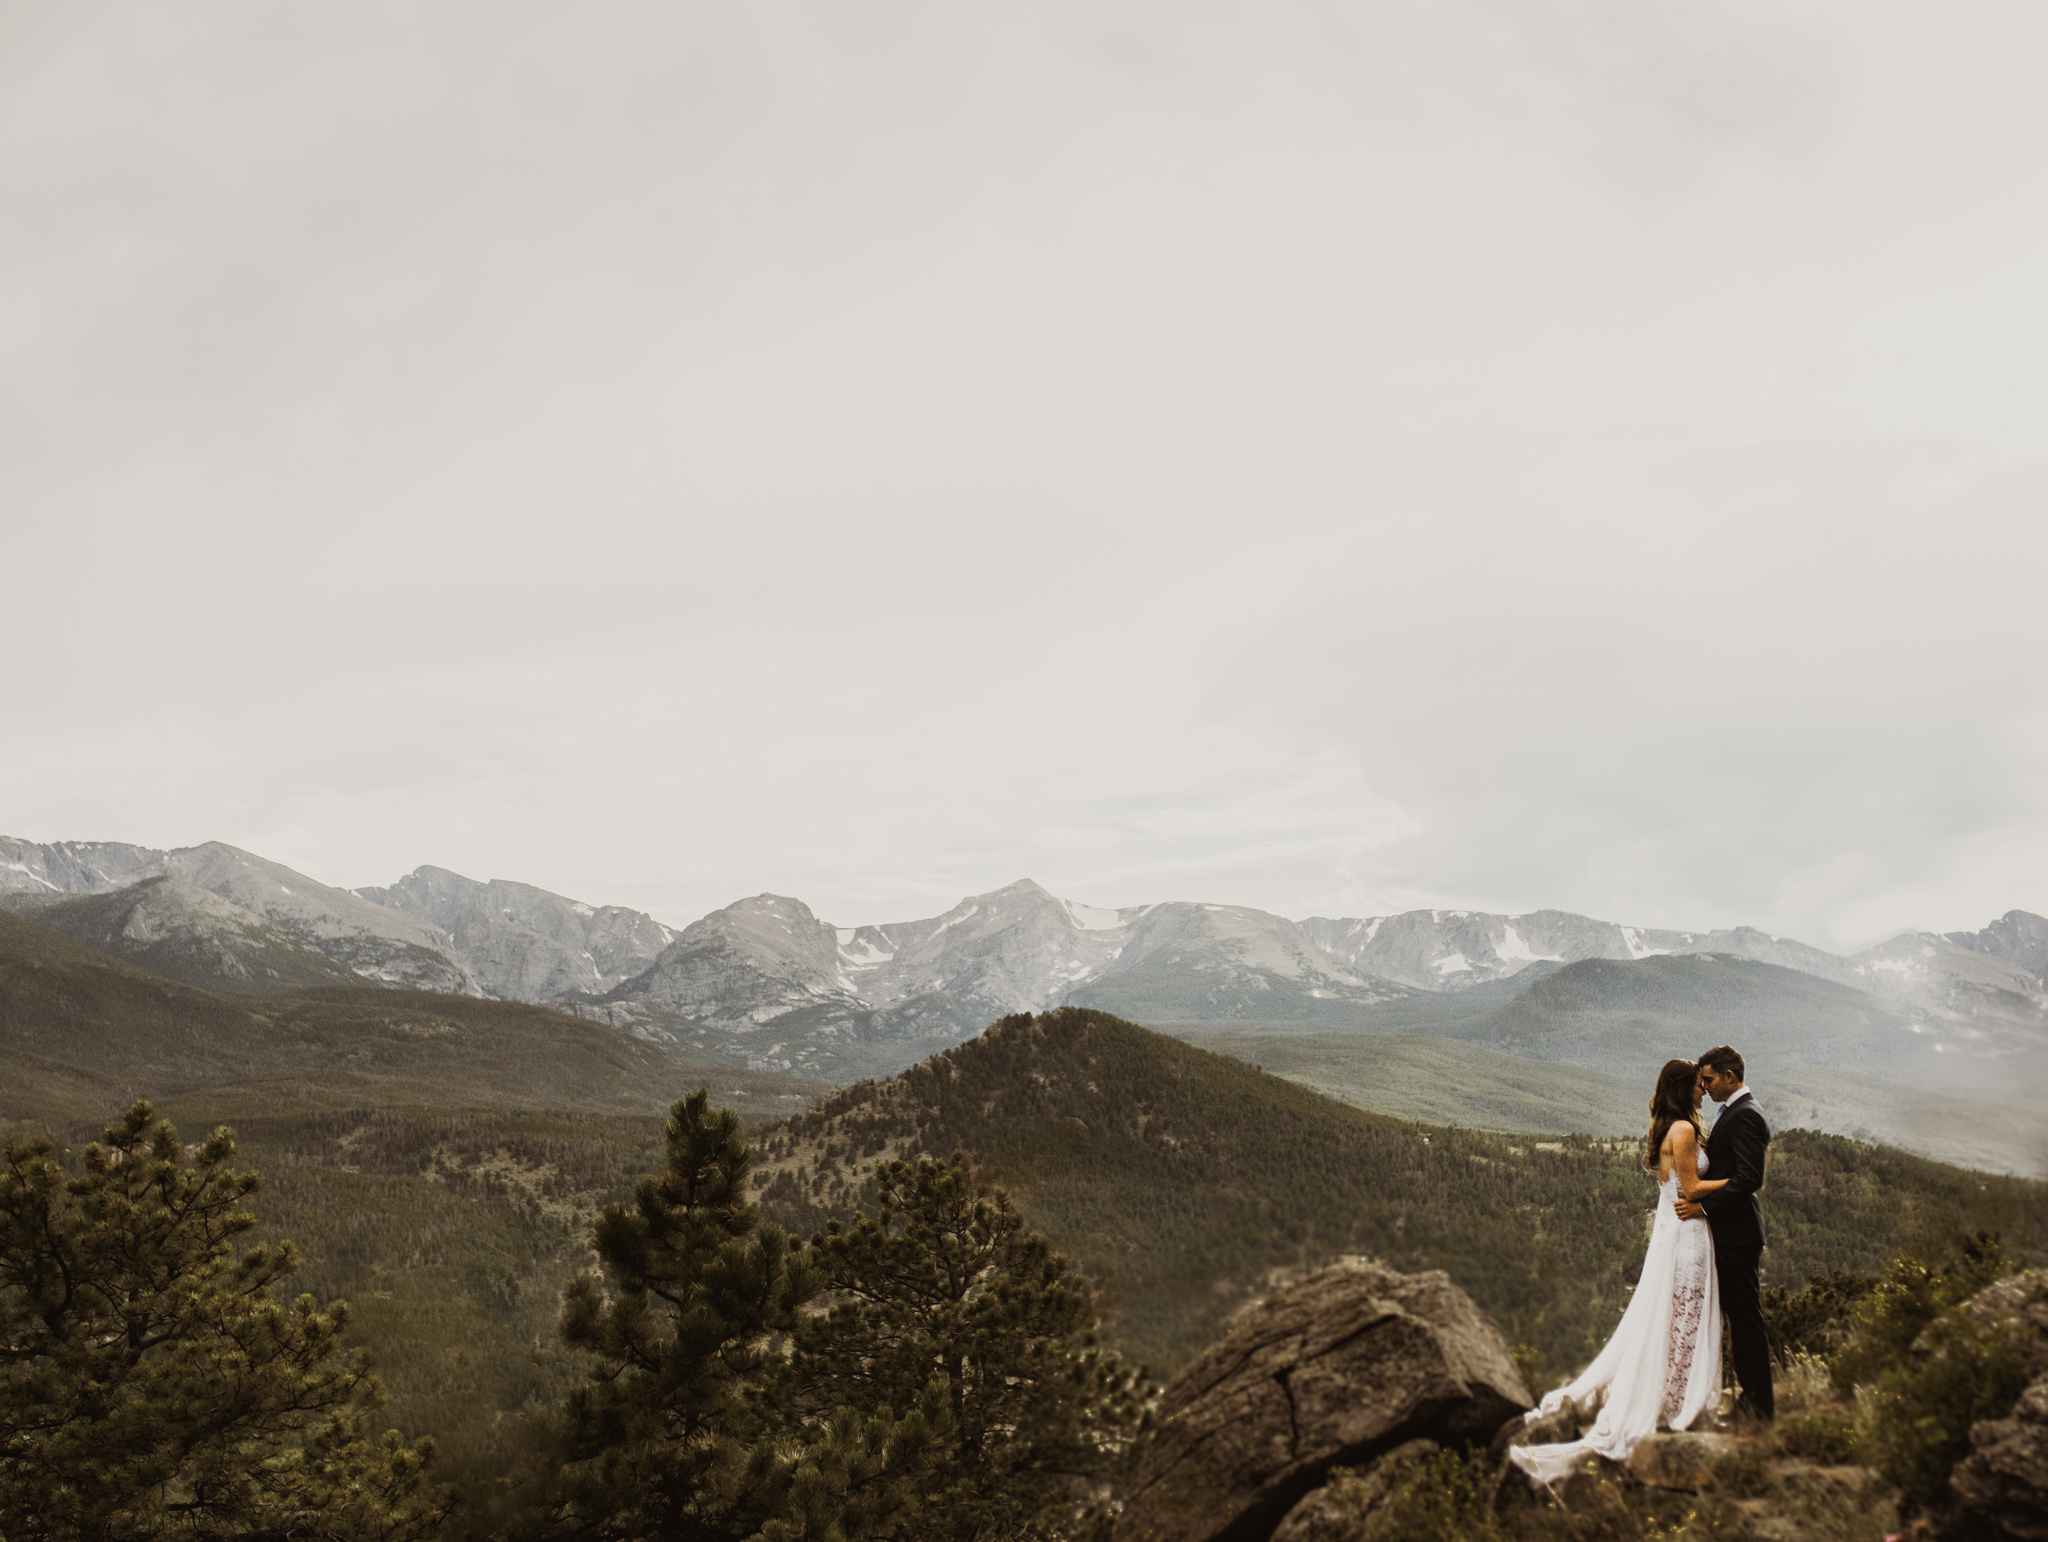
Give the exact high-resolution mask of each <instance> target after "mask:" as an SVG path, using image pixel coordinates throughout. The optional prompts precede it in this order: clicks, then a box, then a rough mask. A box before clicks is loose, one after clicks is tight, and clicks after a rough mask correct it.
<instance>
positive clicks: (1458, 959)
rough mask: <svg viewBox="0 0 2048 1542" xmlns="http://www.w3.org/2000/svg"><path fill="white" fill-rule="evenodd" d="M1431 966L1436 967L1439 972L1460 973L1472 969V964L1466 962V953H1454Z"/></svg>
mask: <svg viewBox="0 0 2048 1542" xmlns="http://www.w3.org/2000/svg"><path fill="white" fill-rule="evenodd" d="M1430 967H1431V968H1433V969H1435V970H1436V972H1437V973H1438V974H1458V973H1461V972H1463V971H1465V970H1468V969H1470V968H1471V967H1472V966H1471V964H1469V963H1468V962H1466V959H1465V955H1464V954H1462V953H1453V954H1452V955H1451V956H1450V957H1449V958H1440V959H1438V960H1437V961H1436V963H1434V964H1433V965H1431V966H1430Z"/></svg>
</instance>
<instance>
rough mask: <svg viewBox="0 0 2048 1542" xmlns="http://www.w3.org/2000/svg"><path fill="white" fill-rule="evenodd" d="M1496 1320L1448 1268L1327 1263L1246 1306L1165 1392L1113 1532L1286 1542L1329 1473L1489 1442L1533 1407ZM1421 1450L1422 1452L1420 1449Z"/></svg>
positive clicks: (1131, 1541) (1300, 1536)
mask: <svg viewBox="0 0 2048 1542" xmlns="http://www.w3.org/2000/svg"><path fill="white" fill-rule="evenodd" d="M1529 1401H1530V1400H1529V1393H1528V1389H1527V1387H1526V1386H1525V1385H1524V1384H1523V1381H1522V1375H1521V1372H1520V1371H1519V1370H1518V1369H1517V1368H1516V1366H1515V1363H1514V1361H1513V1359H1512V1358H1510V1356H1509V1354H1508V1346H1507V1343H1506V1341H1505V1340H1503V1339H1502V1337H1501V1334H1500V1330H1499V1329H1498V1328H1496V1327H1495V1326H1494V1325H1493V1323H1492V1322H1491V1321H1489V1320H1488V1319H1487V1317H1486V1316H1485V1315H1484V1314H1483V1313H1481V1312H1480V1310H1479V1309H1478V1308H1477V1307H1476V1306H1474V1305H1473V1304H1472V1301H1471V1299H1470V1298H1469V1297H1468V1296H1466V1294H1465V1293H1464V1292H1463V1291H1462V1290H1460V1289H1458V1287H1457V1286H1455V1285H1453V1284H1452V1283H1451V1281H1450V1278H1449V1276H1447V1275H1445V1274H1443V1273H1442V1272H1440V1271H1431V1272H1429V1273H1426V1274H1413V1275H1406V1274H1399V1273H1396V1272H1395V1271H1393V1270H1391V1269H1386V1268H1382V1267H1380V1266H1378V1265H1374V1264H1364V1263H1349V1264H1342V1265H1338V1266H1337V1267H1334V1268H1330V1269H1325V1270H1322V1271H1321V1272H1320V1273H1317V1274H1313V1275H1310V1276H1309V1277H1308V1278H1307V1279H1304V1280H1302V1281H1300V1282H1299V1283H1297V1284H1294V1285H1291V1286H1288V1287H1287V1288H1285V1289H1283V1290H1281V1291H1279V1292H1277V1293H1276V1294H1274V1295H1272V1296H1270V1297H1268V1298H1267V1299H1265V1300H1264V1301H1261V1302H1259V1303H1258V1304H1257V1305H1256V1306H1253V1307H1251V1308H1249V1309H1248V1310H1247V1311H1245V1312H1244V1313H1242V1314H1241V1315H1240V1316H1239V1317H1238V1318H1237V1320H1236V1322H1235V1323H1234V1324H1233V1325H1232V1326H1231V1328H1230V1330H1229V1331H1228V1332H1226V1333H1225V1334H1224V1336H1223V1337H1222V1339H1221V1340H1219V1341H1218V1342H1217V1343H1216V1344H1215V1345H1213V1346H1212V1347H1211V1348H1210V1349H1209V1350H1208V1352H1207V1353H1205V1354H1203V1355H1202V1356H1201V1358H1200V1359H1198V1360H1196V1361H1195V1362H1194V1363H1193V1364H1192V1365H1190V1366H1189V1367H1188V1368H1187V1369H1186V1370H1184V1371H1182V1372H1181V1373H1180V1375H1178V1376H1176V1377H1175V1378H1174V1379H1173V1381H1172V1383H1171V1384H1170V1385H1169V1386H1168V1387H1167V1389H1166V1392H1165V1395H1164V1397H1163V1399H1162V1400H1161V1404H1160V1419H1159V1429H1158V1434H1157V1436H1156V1437H1155V1439H1154V1441H1153V1443H1152V1447H1151V1449H1150V1451H1149V1452H1148V1453H1147V1454H1146V1457H1145V1459H1144V1462H1143V1463H1142V1465H1141V1466H1140V1468H1139V1471H1138V1475H1137V1479H1136V1482H1135V1483H1134V1484H1133V1485H1132V1491H1131V1497H1130V1500H1129V1502H1128V1503H1127V1505H1126V1506H1125V1509H1124V1514H1123V1517H1122V1519H1121V1520H1120V1521H1119V1522H1118V1525H1117V1530H1116V1537H1117V1542H1270V1539H1272V1538H1274V1537H1275V1535H1276V1533H1278V1532H1279V1528H1280V1527H1281V1525H1282V1522H1283V1521H1286V1522H1288V1525H1289V1530H1288V1532H1287V1533H1286V1534H1285V1536H1286V1542H1308V1539H1311V1538H1315V1537H1318V1536H1321V1535H1323V1534H1324V1532H1325V1530H1327V1527H1326V1525H1325V1524H1324V1522H1325V1520H1326V1518H1325V1517H1323V1516H1322V1515H1321V1514H1320V1512H1318V1511H1316V1510H1315V1508H1314V1507H1310V1509H1308V1510H1304V1511H1302V1513H1301V1515H1300V1517H1299V1520H1298V1521H1297V1520H1295V1519H1293V1518H1292V1517H1291V1516H1290V1512H1293V1511H1296V1509H1297V1507H1299V1506H1301V1505H1302V1504H1303V1501H1304V1500H1306V1499H1308V1498H1309V1496H1310V1495H1311V1494H1312V1493H1314V1492H1315V1491H1316V1490H1318V1489H1320V1488H1322V1487H1323V1485H1324V1482H1325V1480H1326V1479H1327V1477H1328V1476H1329V1474H1330V1471H1331V1469H1332V1468H1336V1467H1349V1468H1361V1467H1366V1466H1368V1465H1369V1464H1371V1463H1374V1462H1376V1461H1378V1460H1379V1459H1381V1458H1383V1457H1387V1456H1389V1455H1390V1454H1391V1453H1393V1452H1395V1451H1396V1450H1397V1449H1399V1448H1403V1447H1410V1443H1411V1442H1418V1441H1421V1442H1433V1443H1434V1444H1435V1445H1438V1446H1474V1445H1477V1446H1481V1447H1483V1446H1485V1445H1486V1444H1487V1443H1488V1442H1489V1441H1490V1440H1491V1439H1492V1437H1493V1435H1494V1434H1495V1432H1496V1431H1497V1430H1498V1429H1499V1428H1500V1426H1501V1424H1502V1423H1503V1422H1504V1421H1505V1420H1507V1419H1509V1418H1511V1417H1513V1416H1515V1415H1517V1414H1519V1413H1521V1412H1522V1411H1523V1410H1525V1409H1527V1408H1528V1406H1529ZM1423 1449H1425V1448H1424V1447H1419V1446H1418V1447H1411V1448H1410V1454H1413V1453H1414V1452H1417V1451H1420V1450H1423Z"/></svg>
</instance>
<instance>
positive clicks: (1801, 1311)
mask: <svg viewBox="0 0 2048 1542" xmlns="http://www.w3.org/2000/svg"><path fill="white" fill-rule="evenodd" d="M1877 1283H1878V1282H1877V1276H1875V1275H1870V1274H1853V1273H1850V1272H1848V1271H1846V1270H1837V1271H1835V1272H1833V1273H1830V1274H1809V1275H1808V1276H1807V1277H1806V1288H1805V1289H1804V1290H1800V1291H1796V1292H1794V1291H1789V1290H1786V1289H1785V1288H1784V1287H1783V1286H1782V1285H1767V1286H1765V1287H1764V1291H1763V1307H1764V1331H1765V1332H1766V1333H1767V1334H1768V1335H1769V1337H1770V1344H1771V1354H1772V1355H1773V1357H1775V1358H1776V1360H1777V1362H1778V1364H1780V1365H1785V1366H1789V1365H1790V1364H1791V1363H1792V1361H1793V1359H1794V1358H1795V1357H1796V1356H1799V1355H1802V1354H1805V1355H1819V1356H1827V1355H1832V1354H1834V1353H1835V1352H1836V1351H1837V1350H1839V1349H1840V1348H1841V1347H1842V1346H1843V1345H1844V1344H1845V1343H1847V1342H1848V1339H1849V1336H1850V1334H1851V1333H1852V1332H1853V1331H1854V1329H1855V1325H1856V1309H1857V1307H1858V1306H1859V1305H1860V1304H1861V1303H1862V1301H1863V1300H1864V1298H1865V1297H1867V1296H1868V1295H1869V1294H1870V1293H1871V1291H1873V1290H1875V1289H1876V1288H1877Z"/></svg>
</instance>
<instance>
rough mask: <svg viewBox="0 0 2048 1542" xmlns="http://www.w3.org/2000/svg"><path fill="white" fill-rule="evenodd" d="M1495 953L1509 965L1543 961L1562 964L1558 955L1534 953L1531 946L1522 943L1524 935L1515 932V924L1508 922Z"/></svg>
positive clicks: (1494, 949)
mask: <svg viewBox="0 0 2048 1542" xmlns="http://www.w3.org/2000/svg"><path fill="white" fill-rule="evenodd" d="M1493 951H1494V953H1495V954H1496V955H1497V956H1498V957H1499V958H1500V960H1501V962H1503V963H1509V964H1534V963H1538V962H1543V961H1551V962H1562V956H1561V955H1559V954H1556V953H1533V952H1531V951H1530V949H1529V944H1527V943H1526V942H1524V941H1522V934H1521V933H1520V932H1518V931H1516V930H1515V923H1514V922H1512V921H1508V922H1505V923H1503V925H1502V927H1501V939H1500V941H1499V942H1497V943H1495V944H1494V947H1493Z"/></svg>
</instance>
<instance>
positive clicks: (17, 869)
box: [0, 862, 64, 894]
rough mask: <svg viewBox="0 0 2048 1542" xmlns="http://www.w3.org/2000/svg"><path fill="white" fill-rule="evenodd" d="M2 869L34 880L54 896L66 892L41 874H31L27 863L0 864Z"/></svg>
mask: <svg viewBox="0 0 2048 1542" xmlns="http://www.w3.org/2000/svg"><path fill="white" fill-rule="evenodd" d="M0 868H5V869H7V871H8V872H10V873H20V874H21V875H22V876H23V877H24V878H33V879H34V880H35V881H36V882H37V883H39V884H41V885H42V886H43V887H44V888H46V889H48V890H49V891H50V892H51V893H52V894H62V893H63V892H64V891H63V890H62V889H59V888H58V887H57V886H56V885H55V884H53V883H51V882H50V880H49V879H47V878H45V877H44V876H43V875H42V874H41V873H34V872H30V871H29V868H28V864H27V863H25V862H0Z"/></svg>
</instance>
